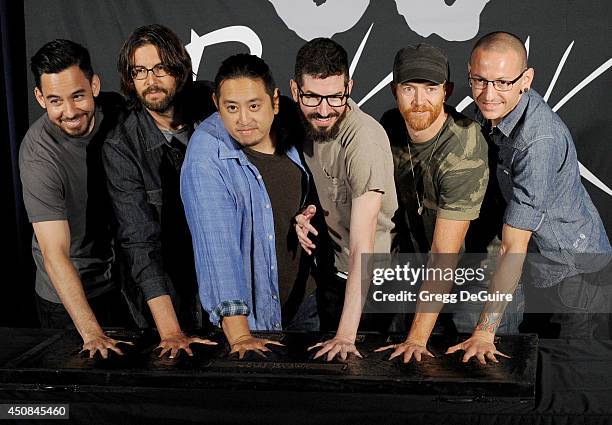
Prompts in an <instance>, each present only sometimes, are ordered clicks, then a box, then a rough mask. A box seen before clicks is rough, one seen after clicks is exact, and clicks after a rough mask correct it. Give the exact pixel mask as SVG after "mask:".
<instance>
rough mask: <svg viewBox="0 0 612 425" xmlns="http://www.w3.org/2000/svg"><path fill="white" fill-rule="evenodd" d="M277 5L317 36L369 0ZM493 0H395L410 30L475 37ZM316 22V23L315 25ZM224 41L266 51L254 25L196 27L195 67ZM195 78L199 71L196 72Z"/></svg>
mask: <svg viewBox="0 0 612 425" xmlns="http://www.w3.org/2000/svg"><path fill="white" fill-rule="evenodd" d="M269 1H270V3H272V5H273V6H274V9H275V11H276V13H277V14H278V16H279V17H280V18H281V19H282V21H283V22H284V23H285V25H287V27H288V28H289V29H290V30H292V31H294V32H295V33H296V34H297V35H298V36H299V37H300V38H302V39H304V40H312V39H313V38H316V37H332V36H333V35H334V34H337V33H340V32H344V31H348V30H350V29H351V28H353V27H354V26H355V25H356V24H357V22H359V20H360V19H361V17H362V16H363V14H364V13H365V11H366V9H367V7H368V6H369V4H370V1H369V0H314V1H313V0H293V1H291V2H288V1H286V0H269ZM489 1H490V0H455V2H453V4H452V5H448V4H447V3H446V1H445V0H395V3H396V6H397V11H398V13H399V14H400V15H402V16H403V17H404V19H405V21H406V24H407V25H408V26H409V27H410V29H411V30H413V31H414V32H416V33H417V34H419V35H420V36H422V37H428V36H430V35H431V34H437V35H439V36H440V37H442V38H443V39H445V40H448V41H467V40H470V39H472V38H474V37H475V36H476V35H477V34H478V31H479V28H480V15H481V13H482V11H483V9H484V8H485V6H486V4H487V3H489ZM313 22H316V25H313ZM373 26H374V23H372V24H371V25H370V27H369V28H368V31H367V32H366V34H365V35H364V37H363V39H362V41H361V43H360V45H359V47H358V48H357V51H356V53H355V56H354V57H353V59H352V61H351V65H350V68H349V74H350V75H351V76H352V75H353V73H354V71H355V69H356V67H357V64H358V63H359V59H360V57H361V54H362V53H363V49H364V47H365V45H366V43H367V40H368V37H369V36H370V32H371V31H372V28H373ZM224 42H240V43H243V44H244V45H245V46H247V48H248V49H249V52H250V53H251V54H253V55H256V56H260V57H261V55H262V53H263V45H262V43H261V40H260V38H259V36H258V35H257V34H256V33H255V31H253V30H252V29H251V28H249V27H246V26H230V27H226V28H221V29H218V30H215V31H213V32H210V33H207V34H205V35H202V36H200V35H198V34H197V32H196V31H195V30H193V29H192V30H191V41H190V43H189V44H187V45H186V46H185V47H186V49H187V51H188V52H189V55H190V56H191V60H192V63H193V69H194V73H195V74H197V71H198V68H199V65H200V61H201V59H202V55H203V53H204V49H205V48H206V46H211V45H214V44H219V43H224ZM529 45H530V37H527V39H526V41H525V47H526V48H527V52H529V47H530V46H529ZM573 46H574V42H573V41H572V42H571V43H570V44H569V46H568V47H567V49H566V50H565V53H564V54H563V56H562V57H561V59H560V60H559V63H558V65H557V68H556V71H555V73H554V75H553V77H552V79H551V81H550V84H549V86H548V89H547V90H546V93H545V94H544V96H543V97H544V100H546V101H548V99H549V97H550V95H551V93H552V91H553V89H554V87H555V83H556V82H557V79H558V78H559V75H560V74H561V72H562V70H563V67H564V65H565V62H566V61H567V58H568V57H569V55H570V52H571V50H572V48H573ZM611 67H612V58H608V59H607V60H605V62H604V63H603V64H602V65H601V66H599V67H598V68H597V69H595V70H594V71H592V72H591V73H590V74H589V75H587V76H586V77H585V78H584V79H583V80H582V81H580V82H579V83H578V84H576V86H575V87H573V88H572V89H571V90H570V91H569V92H568V93H567V94H566V95H565V96H564V97H563V98H562V99H561V100H560V101H559V102H557V104H556V105H554V106H552V110H553V111H555V112H557V111H558V110H559V109H561V107H563V105H565V104H566V103H567V102H568V101H569V100H570V99H571V98H572V97H574V96H575V95H577V94H578V93H579V92H580V91H581V90H582V89H584V88H585V87H586V86H587V85H588V84H590V83H591V82H593V81H594V80H596V79H597V78H598V77H599V76H600V75H602V74H603V73H604V72H606V71H607V70H608V69H609V68H611ZM194 78H195V77H194ZM392 78H393V73H392V72H389V73H388V74H387V75H386V76H385V77H384V78H383V79H382V80H381V81H380V82H379V83H378V84H377V85H376V86H374V87H373V88H372V89H371V90H370V91H369V92H368V93H367V94H366V95H365V96H364V97H363V98H362V99H361V100H359V101H358V102H357V103H358V105H359V106H362V105H363V104H364V103H366V102H367V101H368V100H369V99H370V98H371V97H372V96H374V95H375V94H376V93H378V92H379V91H380V90H382V89H383V88H384V87H386V86H387V85H389V83H390V82H391V80H392ZM472 102H473V99H472V98H471V97H469V96H466V97H465V98H464V99H463V100H462V101H461V102H459V104H458V105H457V110H458V111H462V110H463V109H465V108H466V107H467V106H469V105H470V104H471V103H472ZM579 165H580V174H581V175H582V177H584V178H585V179H586V180H588V181H589V182H591V183H592V184H593V185H595V186H596V187H597V188H599V189H600V190H602V191H604V192H605V193H607V194H608V195H610V196H612V189H611V188H610V187H608V186H607V185H606V184H605V183H603V182H602V181H601V180H600V179H599V178H597V177H596V176H595V175H594V174H593V173H592V172H590V171H589V170H588V169H587V168H586V167H584V166H583V165H582V164H581V163H580V164H579Z"/></svg>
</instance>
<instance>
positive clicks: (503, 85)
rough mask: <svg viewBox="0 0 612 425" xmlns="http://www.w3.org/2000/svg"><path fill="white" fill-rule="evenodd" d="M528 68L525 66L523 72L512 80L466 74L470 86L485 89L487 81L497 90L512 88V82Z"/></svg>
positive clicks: (519, 77)
mask: <svg viewBox="0 0 612 425" xmlns="http://www.w3.org/2000/svg"><path fill="white" fill-rule="evenodd" d="M528 69H529V68H525V69H524V70H523V72H521V74H520V75H519V76H518V77H516V78H515V79H514V80H486V79H484V78H473V77H470V76H469V75H468V82H469V84H470V87H474V88H475V89H478V90H484V89H486V88H487V86H488V85H489V83H491V84H493V88H494V89H495V90H497V91H509V90H512V86H513V85H514V83H516V82H517V81H518V80H520V79H521V77H522V76H523V74H525V71H527V70H528Z"/></svg>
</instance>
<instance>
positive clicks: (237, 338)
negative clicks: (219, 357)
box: [228, 332, 252, 348]
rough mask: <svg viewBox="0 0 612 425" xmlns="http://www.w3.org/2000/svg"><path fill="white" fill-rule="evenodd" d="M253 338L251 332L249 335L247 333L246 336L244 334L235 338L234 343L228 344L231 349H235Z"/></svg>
mask: <svg viewBox="0 0 612 425" xmlns="http://www.w3.org/2000/svg"><path fill="white" fill-rule="evenodd" d="M251 337H252V335H251V333H250V332H249V333H246V334H243V335H239V336H237V337H235V338H233V340H232V341H229V340H228V342H229V345H230V347H232V348H234V345H236V344H240V343H241V342H244V341H246V340H247V339H249V338H251Z"/></svg>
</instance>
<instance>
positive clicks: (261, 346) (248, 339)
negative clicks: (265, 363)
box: [230, 335, 284, 360]
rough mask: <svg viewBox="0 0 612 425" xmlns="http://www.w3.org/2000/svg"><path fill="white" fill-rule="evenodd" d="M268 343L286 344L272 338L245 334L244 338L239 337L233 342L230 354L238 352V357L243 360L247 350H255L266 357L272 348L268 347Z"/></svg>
mask: <svg viewBox="0 0 612 425" xmlns="http://www.w3.org/2000/svg"><path fill="white" fill-rule="evenodd" d="M268 344H272V345H279V346H284V344H281V343H280V342H278V341H274V340H271V339H263V338H257V337H254V336H252V335H245V336H244V337H243V338H239V339H238V340H236V341H234V342H233V343H232V344H231V346H232V350H231V351H230V354H232V353H238V358H239V359H241V360H242V359H243V358H244V355H245V354H246V353H247V351H253V352H255V353H256V354H258V355H260V356H261V357H263V358H265V357H266V354H265V353H266V352H268V353H269V352H270V349H269V348H268V347H266V345H268Z"/></svg>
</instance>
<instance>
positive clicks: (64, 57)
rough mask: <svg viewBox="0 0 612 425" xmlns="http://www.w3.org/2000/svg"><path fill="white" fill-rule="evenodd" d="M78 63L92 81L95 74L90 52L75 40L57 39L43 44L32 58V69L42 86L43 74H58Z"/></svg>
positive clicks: (38, 85) (37, 85) (38, 83)
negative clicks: (41, 78)
mask: <svg viewBox="0 0 612 425" xmlns="http://www.w3.org/2000/svg"><path fill="white" fill-rule="evenodd" d="M73 65H77V66H78V67H79V69H80V70H81V71H83V74H85V76H86V77H87V79H88V80H89V81H91V77H93V75H94V71H93V68H92V67H91V58H90V56H89V52H88V51H87V49H86V48H85V47H83V46H81V45H80V44H78V43H75V42H74V41H70V40H64V39H56V40H53V41H50V42H48V43H47V44H45V45H44V46H42V47H41V48H40V49H38V51H37V52H36V53H35V54H34V56H32V58H31V59H30V69H31V70H32V74H34V82H35V83H36V87H38V88H39V89H40V88H41V87H40V77H41V75H42V74H57V73H58V72H62V71H63V70H65V69H67V68H70V67H71V66H73Z"/></svg>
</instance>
